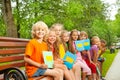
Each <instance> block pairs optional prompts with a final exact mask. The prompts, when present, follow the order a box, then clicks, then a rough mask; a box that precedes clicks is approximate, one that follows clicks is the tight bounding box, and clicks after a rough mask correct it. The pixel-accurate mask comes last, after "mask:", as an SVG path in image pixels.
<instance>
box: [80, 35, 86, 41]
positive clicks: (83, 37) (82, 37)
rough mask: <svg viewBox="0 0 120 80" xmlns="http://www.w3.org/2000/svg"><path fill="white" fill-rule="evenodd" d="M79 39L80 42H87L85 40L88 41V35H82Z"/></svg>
mask: <svg viewBox="0 0 120 80" xmlns="http://www.w3.org/2000/svg"><path fill="white" fill-rule="evenodd" d="M79 37H80V40H85V39H87V36H86V35H80V36H79Z"/></svg>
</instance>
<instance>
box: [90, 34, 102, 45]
mask: <svg viewBox="0 0 120 80" xmlns="http://www.w3.org/2000/svg"><path fill="white" fill-rule="evenodd" d="M95 39H99V40H100V38H99V37H98V36H93V37H92V38H91V44H93V42H94V40H95Z"/></svg>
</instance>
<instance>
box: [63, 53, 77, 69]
mask: <svg viewBox="0 0 120 80" xmlns="http://www.w3.org/2000/svg"><path fill="white" fill-rule="evenodd" d="M76 59H77V56H76V55H74V54H72V53H71V52H69V51H67V52H66V54H65V56H64V58H63V61H64V64H65V65H66V66H67V68H68V69H72V67H73V64H74V62H75V61H76Z"/></svg>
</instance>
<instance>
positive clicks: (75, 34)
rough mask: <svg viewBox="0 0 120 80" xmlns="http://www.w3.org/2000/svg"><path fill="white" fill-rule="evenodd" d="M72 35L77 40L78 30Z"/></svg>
mask: <svg viewBox="0 0 120 80" xmlns="http://www.w3.org/2000/svg"><path fill="white" fill-rule="evenodd" d="M71 37H72V39H73V40H74V41H76V40H77V39H78V32H77V31H74V32H72V34H71Z"/></svg>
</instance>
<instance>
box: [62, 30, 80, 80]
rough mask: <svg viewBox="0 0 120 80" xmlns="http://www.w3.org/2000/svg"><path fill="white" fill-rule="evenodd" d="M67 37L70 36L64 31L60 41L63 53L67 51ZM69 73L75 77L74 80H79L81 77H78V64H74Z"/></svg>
mask: <svg viewBox="0 0 120 80" xmlns="http://www.w3.org/2000/svg"><path fill="white" fill-rule="evenodd" d="M69 36H70V35H69V33H68V32H67V31H65V30H64V31H62V33H61V40H62V43H63V47H64V50H65V52H66V51H68V41H69ZM70 71H71V73H73V75H74V77H75V80H81V76H80V73H81V68H80V65H79V64H74V65H73V68H72V69H71V70H70Z"/></svg>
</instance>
